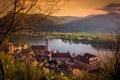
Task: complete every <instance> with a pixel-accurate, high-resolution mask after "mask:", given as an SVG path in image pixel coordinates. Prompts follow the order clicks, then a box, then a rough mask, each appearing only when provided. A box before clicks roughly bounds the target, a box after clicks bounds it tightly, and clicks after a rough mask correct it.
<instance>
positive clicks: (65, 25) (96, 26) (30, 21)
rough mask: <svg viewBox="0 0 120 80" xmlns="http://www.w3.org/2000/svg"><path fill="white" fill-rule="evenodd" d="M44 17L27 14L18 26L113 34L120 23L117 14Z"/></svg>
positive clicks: (42, 29)
mask: <svg viewBox="0 0 120 80" xmlns="http://www.w3.org/2000/svg"><path fill="white" fill-rule="evenodd" d="M8 16H10V15H7V18H6V17H4V18H2V19H0V22H1V20H3V22H4V21H5V19H6V20H8ZM44 17H45V15H43V14H41V15H40V14H26V15H25V18H24V19H23V20H22V21H21V22H19V23H18V25H17V26H20V25H21V26H23V23H24V24H27V26H28V27H33V28H34V29H35V30H37V31H42V32H43V31H45V32H50V31H58V32H111V31H115V30H116V29H117V28H118V27H119V26H118V24H117V23H118V22H119V21H120V14H119V13H115V12H110V13H107V14H101V15H90V16H87V17H73V16H62V17H57V16H48V17H47V18H46V19H43V18H44ZM42 19H43V20H42ZM41 20H42V21H41ZM24 26H26V25H24ZM7 27H8V26H7Z"/></svg>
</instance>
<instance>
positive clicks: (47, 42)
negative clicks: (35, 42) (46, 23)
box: [45, 36, 50, 51]
mask: <svg viewBox="0 0 120 80" xmlns="http://www.w3.org/2000/svg"><path fill="white" fill-rule="evenodd" d="M45 46H46V47H47V51H50V45H49V37H48V36H46V43H45Z"/></svg>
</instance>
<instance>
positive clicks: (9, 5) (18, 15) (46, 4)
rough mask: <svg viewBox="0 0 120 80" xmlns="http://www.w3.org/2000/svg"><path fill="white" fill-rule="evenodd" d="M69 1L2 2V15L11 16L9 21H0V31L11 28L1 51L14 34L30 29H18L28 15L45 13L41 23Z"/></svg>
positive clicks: (4, 39) (7, 32)
mask: <svg viewBox="0 0 120 80" xmlns="http://www.w3.org/2000/svg"><path fill="white" fill-rule="evenodd" d="M66 1H68V0H9V1H8V0H2V1H1V2H2V3H1V4H2V5H3V6H0V15H1V16H2V17H5V16H6V15H7V14H11V17H9V18H7V20H4V19H3V20H0V29H4V28H5V27H6V26H9V27H8V29H7V30H6V32H5V33H4V35H3V37H2V39H1V41H0V49H1V47H2V46H3V44H4V43H5V42H6V40H7V39H8V38H9V37H10V35H11V34H12V33H13V32H16V31H19V30H23V29H29V28H25V27H23V26H22V27H19V28H16V25H17V23H18V22H19V21H21V20H22V19H23V18H24V16H25V15H26V14H33V13H36V12H37V13H39V14H41V13H44V14H45V16H44V17H42V18H40V20H39V21H42V20H44V19H46V17H48V16H49V15H51V14H53V13H55V12H57V11H58V10H59V9H60V8H61V7H63V5H64V4H65V3H66Z"/></svg>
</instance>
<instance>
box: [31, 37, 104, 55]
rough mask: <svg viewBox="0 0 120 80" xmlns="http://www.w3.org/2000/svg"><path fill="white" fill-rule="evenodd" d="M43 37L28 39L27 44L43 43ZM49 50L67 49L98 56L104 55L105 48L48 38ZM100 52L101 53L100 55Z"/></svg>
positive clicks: (65, 50) (63, 50)
mask: <svg viewBox="0 0 120 80" xmlns="http://www.w3.org/2000/svg"><path fill="white" fill-rule="evenodd" d="M45 43H46V42H45V40H44V39H39V40H37V41H36V40H34V41H30V43H29V45H45ZM49 47H50V51H53V50H58V51H59V52H67V51H69V52H70V53H71V54H73V53H76V54H80V53H91V54H94V55H98V56H104V55H103V54H105V53H106V51H105V50H102V49H99V50H98V49H95V48H94V47H92V45H91V44H83V43H74V42H72V41H69V40H62V39H50V40H49ZM101 54H102V55H101Z"/></svg>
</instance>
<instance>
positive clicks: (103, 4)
mask: <svg viewBox="0 0 120 80" xmlns="http://www.w3.org/2000/svg"><path fill="white" fill-rule="evenodd" d="M11 1H13V0H0V8H2V7H1V6H2V5H3V6H5V4H6V3H5V2H11ZM39 1H40V2H39ZM41 1H43V2H48V1H51V0H38V4H40V3H41ZM3 3H4V4H3ZM46 6H48V5H45V6H43V7H42V9H44V8H45V7H46ZM48 7H49V6H48ZM35 8H36V7H35ZM35 8H33V9H32V10H31V12H30V13H33V12H38V13H40V12H39V10H37V9H35ZM1 10H2V9H1ZM111 11H115V12H120V0H69V1H68V2H67V3H66V4H65V5H64V6H63V7H62V8H61V9H60V11H58V12H57V13H54V14H53V16H79V17H83V16H88V15H93V14H105V13H107V12H111Z"/></svg>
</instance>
